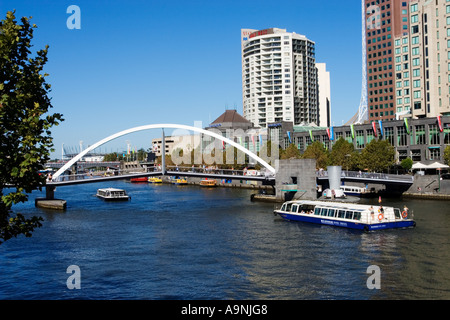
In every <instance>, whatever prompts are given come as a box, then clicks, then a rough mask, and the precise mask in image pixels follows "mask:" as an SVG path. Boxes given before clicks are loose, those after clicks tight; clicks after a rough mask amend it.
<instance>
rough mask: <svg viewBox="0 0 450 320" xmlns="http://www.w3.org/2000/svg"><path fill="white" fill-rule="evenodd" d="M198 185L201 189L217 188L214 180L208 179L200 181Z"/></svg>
mask: <svg viewBox="0 0 450 320" xmlns="http://www.w3.org/2000/svg"><path fill="white" fill-rule="evenodd" d="M200 185H201V186H202V187H215V186H217V184H216V180H211V179H210V180H208V179H203V180H202V181H200Z"/></svg>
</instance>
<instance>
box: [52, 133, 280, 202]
mask: <svg viewBox="0 0 450 320" xmlns="http://www.w3.org/2000/svg"><path fill="white" fill-rule="evenodd" d="M164 128H174V129H183V130H187V131H194V132H198V133H202V134H205V135H207V136H210V137H213V138H215V139H218V140H221V141H223V142H225V143H227V144H229V145H231V146H233V147H235V148H236V149H238V150H240V151H242V152H243V153H245V154H247V155H248V156H249V157H250V158H252V159H254V160H256V161H257V162H258V163H260V164H261V165H262V166H263V167H265V168H266V171H267V172H268V175H267V174H266V175H265V176H239V175H232V174H220V175H219V174H205V173H200V172H197V173H193V172H183V173H181V172H178V171H167V170H166V166H165V160H164V156H163V157H162V170H161V171H159V172H142V173H134V174H121V175H115V176H108V177H97V178H91V179H81V180H78V179H70V177H68V178H67V179H61V178H63V177H64V178H66V177H65V176H62V174H63V173H64V172H65V171H66V170H68V169H70V168H71V167H72V166H73V165H74V164H76V162H77V161H79V160H80V159H81V158H82V157H84V156H85V155H86V154H87V153H88V152H90V151H92V150H94V149H96V148H98V147H100V146H101V145H103V144H105V143H107V142H109V141H111V140H114V139H117V138H119V137H121V136H124V135H127V134H131V133H134V132H139V131H144V130H152V129H163V139H162V144H163V145H162V150H165V139H164ZM162 154H163V155H164V152H163V153H162ZM274 174H275V168H274V167H272V166H271V165H270V164H269V163H267V162H266V161H265V160H264V159H262V158H260V157H259V156H257V155H256V154H254V153H253V152H251V151H249V150H248V149H246V148H245V147H243V146H241V145H240V144H238V143H236V142H234V141H232V140H230V139H228V138H226V137H223V136H222V135H220V134H217V133H215V132H212V131H209V130H204V129H201V128H197V127H193V126H187V125H180V124H150V125H143V126H139V127H134V128H131V129H127V130H123V131H120V132H118V133H115V134H113V135H110V136H108V137H106V138H104V139H102V140H100V141H98V142H96V143H94V144H93V145H91V146H90V147H88V148H87V149H85V150H83V151H82V152H80V153H79V154H78V155H77V156H75V157H74V158H72V159H71V160H70V161H68V162H67V163H66V164H64V165H63V166H62V167H61V168H60V169H59V170H58V171H57V172H56V173H55V174H54V175H53V177H52V180H51V181H48V182H47V184H46V189H47V197H50V198H52V196H53V190H54V187H56V186H63V185H71V184H80V183H93V182H100V181H106V180H119V179H128V178H134V177H143V176H156V175H183V176H195V177H216V178H220V179H246V180H260V181H263V180H274Z"/></svg>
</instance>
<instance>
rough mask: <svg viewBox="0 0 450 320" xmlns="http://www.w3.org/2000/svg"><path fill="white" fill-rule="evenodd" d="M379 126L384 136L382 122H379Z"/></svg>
mask: <svg viewBox="0 0 450 320" xmlns="http://www.w3.org/2000/svg"><path fill="white" fill-rule="evenodd" d="M378 124H379V125H380V133H381V135H383V125H382V122H381V120H378Z"/></svg>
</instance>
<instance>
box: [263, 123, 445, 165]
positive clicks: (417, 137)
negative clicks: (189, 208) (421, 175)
mask: <svg viewBox="0 0 450 320" xmlns="http://www.w3.org/2000/svg"><path fill="white" fill-rule="evenodd" d="M289 130H291V132H289ZM275 134H277V135H279V136H280V138H281V139H280V141H281V142H280V146H281V147H282V148H286V147H287V146H288V145H289V144H290V143H294V144H295V145H296V146H297V148H298V149H299V150H300V152H301V153H303V152H304V151H305V150H306V148H307V147H308V146H309V145H310V144H312V143H313V142H314V141H319V142H321V143H323V145H324V146H325V147H326V148H327V149H329V150H332V148H333V144H334V143H335V142H336V141H337V140H338V139H339V138H343V139H345V140H347V141H348V142H350V143H352V144H353V146H354V148H355V150H357V151H362V150H363V149H364V147H365V146H366V145H367V144H368V143H370V142H371V141H372V140H373V139H383V140H387V141H389V143H390V144H391V145H392V146H394V148H395V151H396V160H397V162H401V161H402V160H403V159H406V158H410V159H412V160H413V161H414V162H419V161H420V162H422V163H424V164H430V163H432V162H435V161H439V162H443V161H444V160H443V156H444V149H445V148H446V147H447V146H449V145H450V116H445V117H442V116H440V117H434V118H431V117H428V118H418V119H408V118H405V119H403V120H392V121H372V122H370V123H365V124H352V125H344V126H338V127H329V128H321V127H309V128H307V127H295V126H291V127H289V126H287V125H286V124H285V123H282V122H280V123H271V124H269V135H270V136H273V135H275Z"/></svg>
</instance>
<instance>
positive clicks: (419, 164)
mask: <svg viewBox="0 0 450 320" xmlns="http://www.w3.org/2000/svg"><path fill="white" fill-rule="evenodd" d="M427 168H428V166H427V165H426V164H423V163H422V162H416V163H414V164H413V165H412V169H427Z"/></svg>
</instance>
